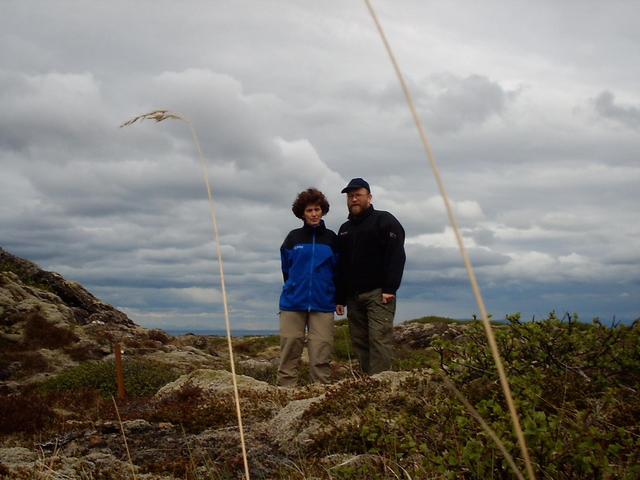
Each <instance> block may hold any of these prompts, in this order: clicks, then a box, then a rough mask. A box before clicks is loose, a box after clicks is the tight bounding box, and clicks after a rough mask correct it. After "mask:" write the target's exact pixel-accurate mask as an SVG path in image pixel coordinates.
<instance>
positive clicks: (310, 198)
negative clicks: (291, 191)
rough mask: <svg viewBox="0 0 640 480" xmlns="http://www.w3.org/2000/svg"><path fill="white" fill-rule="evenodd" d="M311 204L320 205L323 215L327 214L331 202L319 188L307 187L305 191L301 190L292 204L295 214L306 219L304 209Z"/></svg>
mask: <svg viewBox="0 0 640 480" xmlns="http://www.w3.org/2000/svg"><path fill="white" fill-rule="evenodd" d="M309 205H319V206H320V208H321V209H322V215H326V214H327V212H328V211H329V202H328V201H327V197H325V196H324V193H322V192H321V191H320V190H318V189H317V188H307V189H306V190H305V191H304V192H300V193H299V194H298V196H297V197H296V199H295V200H294V202H293V205H291V211H292V212H293V214H294V215H295V216H296V217H298V218H302V219H303V220H304V209H305V208H307V207H308V206H309Z"/></svg>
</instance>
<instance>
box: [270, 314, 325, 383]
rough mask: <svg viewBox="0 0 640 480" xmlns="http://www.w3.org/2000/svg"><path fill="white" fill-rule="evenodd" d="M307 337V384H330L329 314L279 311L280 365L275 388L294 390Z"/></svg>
mask: <svg viewBox="0 0 640 480" xmlns="http://www.w3.org/2000/svg"><path fill="white" fill-rule="evenodd" d="M305 330H308V334H307V349H308V350H309V374H310V376H311V381H313V382H319V383H330V382H331V355H332V354H333V332H334V324H333V312H290V311H282V312H280V366H279V367H278V385H280V386H283V387H294V386H295V385H296V383H297V382H298V370H299V368H300V357H301V356H302V349H303V348H304V342H305Z"/></svg>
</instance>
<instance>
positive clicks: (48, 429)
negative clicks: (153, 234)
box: [0, 249, 640, 479]
mask: <svg viewBox="0 0 640 480" xmlns="http://www.w3.org/2000/svg"><path fill="white" fill-rule="evenodd" d="M550 322H551V323H549V328H545V329H537V330H536V328H537V326H536V325H534V326H533V327H532V328H533V329H529V327H521V324H519V323H518V322H517V321H516V323H515V324H514V329H515V330H514V332H515V333H512V334H511V336H509V337H505V338H504V339H503V340H501V345H502V346H503V348H504V349H505V355H506V361H507V362H510V363H508V365H511V366H512V368H511V370H510V372H511V374H512V375H513V377H512V378H513V380H512V381H513V382H514V385H515V391H516V393H517V394H518V395H519V396H520V398H519V400H520V405H521V407H522V408H524V409H530V410H526V411H525V415H524V421H523V423H524V424H525V427H526V428H527V429H528V430H527V431H528V432H529V433H528V434H527V435H528V437H529V439H530V442H532V445H533V446H532V447H531V448H532V452H533V455H534V460H535V461H536V462H537V468H538V469H539V470H540V471H541V472H542V473H543V474H544V475H543V476H546V478H638V477H634V475H636V473H637V474H639V475H640V466H639V465H640V457H639V456H638V455H639V454H638V451H640V440H638V439H640V430H639V427H638V424H639V423H640V422H639V420H640V403H638V402H636V403H633V402H628V401H627V402H626V403H616V402H619V401H620V400H619V399H620V398H622V396H623V395H625V394H626V395H636V396H637V393H638V387H639V379H640V368H638V365H640V347H639V346H638V334H637V326H636V325H634V326H632V327H631V328H630V329H623V330H619V331H614V330H611V332H613V333H611V332H609V330H606V331H605V329H600V328H599V327H598V328H595V329H592V330H586V332H588V334H589V335H591V334H593V335H596V334H597V335H599V336H598V337H597V340H593V341H592V343H593V344H597V345H598V348H599V351H598V356H594V355H593V354H592V353H590V352H591V351H592V350H593V346H592V345H591V344H585V338H586V334H584V333H580V330H581V328H582V327H580V328H578V327H577V326H574V324H571V323H570V324H569V330H570V331H569V333H566V332H567V328H565V326H564V325H561V324H560V323H558V322H557V321H556V320H554V319H550ZM558 325H559V326H558ZM500 328H503V327H500ZM505 328H506V327H505ZM553 329H557V330H553ZM574 330H575V331H577V332H578V333H580V335H574ZM548 332H551V333H548ZM554 332H555V333H554ZM543 334H544V335H550V336H547V337H545V338H544V339H540V338H538V337H536V335H543ZM563 335H564V336H563ZM594 338H595V337H594ZM574 339H577V340H574ZM394 340H395V343H396V356H397V359H396V363H395V365H394V371H389V372H384V373H382V374H379V375H374V376H372V377H366V376H362V375H360V374H359V373H358V369H357V364H356V363H355V362H353V361H352V360H351V355H350V350H349V339H348V330H347V327H346V326H345V325H344V322H339V323H338V324H337V326H336V353H335V362H334V365H333V378H334V383H333V384H332V385H328V386H321V385H308V384H307V383H308V382H307V380H306V379H307V376H308V375H307V374H308V372H307V369H306V367H304V366H303V369H302V372H301V376H300V385H299V387H298V388H292V389H282V388H279V387H277V386H275V385H274V383H275V375H276V366H277V359H278V355H279V347H278V338H277V337H275V336H274V337H243V338H234V339H233V345H234V352H235V358H236V371H237V373H238V375H237V377H236V380H237V385H238V388H239V393H240V405H241V412H242V421H243V432H244V436H245V443H246V450H247V456H248V461H249V466H250V471H251V476H252V478H263V479H270V478H283V479H284V478H296V479H307V478H323V479H324V478H326V479H352V478H353V479H355V478H408V479H419V478H515V477H514V476H513V474H512V473H511V471H510V470H509V467H508V466H507V464H506V462H505V461H504V459H503V458H502V455H501V454H500V453H499V452H498V450H497V449H496V448H495V446H494V445H493V444H492V443H491V441H490V440H489V439H488V437H487V436H486V434H485V433H483V432H482V430H481V428H480V427H479V426H478V425H477V423H476V422H475V421H474V420H472V417H471V416H470V415H469V412H468V411H466V410H465V408H464V407H463V406H462V405H461V404H460V402H458V401H457V400H455V396H454V394H453V392H452V391H451V390H450V389H449V388H448V387H446V386H445V384H444V383H443V381H442V375H443V373H444V372H445V371H446V372H447V375H449V376H450V377H451V378H452V379H453V380H454V381H457V382H458V385H459V386H460V388H461V389H462V390H463V393H464V394H465V395H466V396H467V398H468V399H469V401H470V402H471V403H472V404H473V405H474V406H475V408H477V409H479V410H480V411H481V413H482V414H483V415H484V416H485V417H486V418H488V419H489V422H491V424H492V425H493V428H494V429H495V430H496V431H497V432H498V433H499V434H500V435H501V436H503V437H506V438H507V440H506V443H507V448H508V449H509V450H510V451H511V452H512V454H513V455H514V456H516V457H517V455H518V450H517V446H516V445H515V442H514V440H513V439H512V438H511V427H510V424H509V420H508V415H507V414H506V407H505V406H504V404H503V402H502V401H501V400H500V390H499V387H498V385H497V382H496V379H495V376H494V374H492V373H491V366H490V365H491V358H490V354H488V353H487V351H486V350H484V346H483V341H482V329H481V328H480V327H478V325H474V324H472V323H460V322H454V321H447V320H446V319H438V318H424V319H420V320H418V321H414V322H409V323H405V324H403V325H398V326H396V327H395V331H394ZM554 342H555V343H554ZM559 342H565V343H566V344H565V343H559ZM567 342H568V343H567ZM570 342H574V343H571V344H570V346H567V345H569V343H570ZM576 342H577V343H576ZM116 343H119V344H121V345H122V347H123V350H124V363H125V377H126V385H127V393H128V395H127V398H126V399H121V400H116V399H115V398H114V397H117V395H116V389H115V381H114V366H113V363H114V362H113V358H114V355H113V349H114V344H116ZM531 345H535V348H530V347H531ZM585 345H586V346H585ZM607 345H609V347H607ZM545 346H546V347H545ZM545 349H547V350H549V351H550V352H551V353H550V354H549V355H546V354H545V355H542V356H541V353H540V352H544V351H545ZM572 350H573V355H574V356H575V355H579V356H581V358H584V359H585V360H584V362H583V363H580V364H579V365H578V364H576V363H575V362H574V363H572V364H571V365H568V363H567V362H568V361H567V360H566V359H565V357H561V356H560V355H562V354H565V353H566V354H567V355H569V354H572ZM583 350H584V354H583V353H581V352H582V351H583ZM553 352H556V353H553ZM563 352H564V353H563ZM619 352H623V353H624V352H626V353H624V355H623V356H620V355H622V354H620V353H619ZM634 352H635V353H634ZM550 355H551V356H550ZM612 355H613V356H612ZM615 355H618V357H615ZM609 356H611V359H609V360H606V362H605V359H608V358H609ZM591 357H594V358H596V357H597V359H598V361H599V362H600V363H602V362H605V363H606V365H607V367H606V368H607V369H608V370H607V369H604V370H602V371H600V370H601V369H599V367H598V368H596V367H594V365H596V364H595V363H594V362H593V361H591V360H589V359H590V358H591ZM589 361H591V363H589ZM545 362H546V363H545ZM616 363H618V364H620V365H622V367H623V368H619V369H615V367H612V366H611V365H615V364H616ZM523 365H527V367H526V368H525V369H524V370H526V369H534V371H535V372H537V373H536V376H535V378H534V377H524V376H519V375H521V373H520V372H522V371H523ZM598 365H599V364H598ZM538 366H542V367H544V368H541V369H538V370H536V368H537V367H538ZM229 370H230V362H229V354H228V351H227V342H226V339H224V338H219V337H205V336H195V335H184V336H180V337H171V336H169V335H167V334H166V333H164V332H163V331H161V330H149V329H145V328H142V327H140V326H138V325H135V324H134V322H132V321H131V320H130V319H129V318H128V317H127V316H126V315H125V314H124V313H122V312H120V311H118V310H116V309H114V308H113V307H111V306H109V305H106V304H105V303H103V302H101V301H100V300H99V299H97V298H96V297H94V296H93V295H92V294H91V293H90V292H88V291H87V290H86V289H84V288H83V287H82V286H81V285H79V284H77V283H74V282H71V281H68V280H65V279H64V278H62V277H61V276H60V275H57V274H55V273H51V272H44V271H42V270H40V269H39V268H38V267H37V266H36V265H35V264H33V263H31V262H29V261H27V260H23V259H20V258H17V257H15V256H12V255H11V254H9V253H8V252H6V251H4V250H2V249H0V411H1V412H2V417H1V418H0V478H7V479H45V478H47V479H75V478H78V479H133V478H137V479H174V478H179V479H227V478H228V479H232V478H243V471H244V468H243V458H242V450H241V444H240V434H239V429H238V423H237V416H236V408H235V403H234V397H233V389H232V375H231V373H230V371H229ZM612 372H613V373H612ZM532 378H534V379H532ZM558 378H561V379H562V382H565V383H556V381H557V380H558ZM599 378H606V379H609V380H610V379H615V381H613V380H611V383H612V386H608V385H604V384H603V382H602V381H601V380H598V379H599ZM585 379H586V380H585ZM567 382H568V383H567ZM567 385H569V386H567ZM563 389H564V391H563ZM559 392H560V393H562V395H561V397H559V396H558V395H559ZM538 399H542V402H541V401H540V400H538ZM551 404H553V405H559V404H561V405H563V407H562V408H561V409H560V408H558V407H555V406H554V408H555V410H553V409H550V408H549V407H548V406H547V405H551ZM578 409H582V410H580V411H578ZM558 412H562V414H561V415H559V414H558ZM576 412H577V413H576ZM583 414H584V415H583ZM581 422H582V423H581ZM585 422H586V427H585V429H583V428H582V426H581V425H582V424H584V423H585ZM552 427H553V428H555V429H556V430H555V433H554V434H553V435H551V433H549V432H552V431H551V430H549V429H550V428H552ZM561 427H562V428H561ZM589 429H590V430H589ZM598 429H599V430H598ZM594 432H595V433H594ZM554 435H555V436H554ZM551 437H553V441H551V440H549V438H551ZM591 437H593V439H594V440H593V444H589V445H587V446H586V447H584V449H583V450H581V449H582V448H583V447H581V446H580V445H582V443H584V442H585V441H586V440H585V439H590V438H591ZM578 439H580V441H581V442H582V443H579V442H578ZM554 442H555V443H554ZM571 442H575V445H576V446H575V447H572V445H573V444H572V443H571ZM567 444H568V445H569V447H567V446H566V445H567ZM603 448H604V450H602V449H603ZM589 449H590V450H589ZM598 449H600V450H598ZM587 450H589V451H591V450H594V451H596V452H600V453H598V454H596V453H594V454H593V455H592V458H591V457H588V456H587V454H586V453H585V452H586V451H587ZM603 451H604V453H602V452H603ZM589 455H591V454H589ZM585 458H589V460H588V461H587V460H584V459H585ZM519 463H520V465H522V464H521V462H519ZM548 465H551V466H548ZM558 465H559V466H558ZM567 465H568V466H567ZM594 465H595V467H594ZM607 469H608V470H607ZM607 472H608V473H607ZM611 472H613V473H611ZM585 475H586V476H585Z"/></svg>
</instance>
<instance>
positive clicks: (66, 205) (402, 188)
mask: <svg viewBox="0 0 640 480" xmlns="http://www.w3.org/2000/svg"><path fill="white" fill-rule="evenodd" d="M1 3H2V15H1V17H0V106H1V108H0V167H1V170H0V172H1V174H0V246H2V247H3V248H5V249H6V250H8V251H10V252H11V253H14V254H16V255H19V256H23V257H26V258H29V259H31V260H33V261H35V262H37V263H39V264H40V265H41V266H42V267H43V268H45V269H47V270H53V271H57V272H59V273H61V274H63V275H64V276H66V277H67V278H69V279H73V280H76V281H79V282H81V283H82V284H84V285H85V286H86V287H87V288H89V289H90V290H91V291H92V292H94V293H95V294H96V295H97V296H99V297H100V298H102V299H104V300H105V301H107V302H108V303H111V304H113V305H115V306H116V307H118V308H120V309H122V310H124V311H125V312H126V313H127V314H128V315H129V316H130V317H131V318H132V319H133V320H135V321H136V322H138V323H140V324H142V325H145V326H158V327H164V328H171V327H178V328H192V329H195V328H220V327H221V326H222V325H223V320H222V313H221V312H222V307H221V297H220V288H219V276H218V274H217V272H218V267H217V263H216V256H215V246H214V243H213V236H212V227H211V221H210V216H209V211H208V203H207V198H206V190H205V187H204V182H203V178H202V173H201V169H200V166H199V164H198V160H197V154H196V150H195V147H194V144H193V142H192V140H191V137H190V134H189V130H188V129H187V127H186V125H185V124H183V123H181V122H177V121H173V122H163V123H159V124H155V123H153V122H149V121H147V122H143V123H141V124H135V125H133V126H131V127H128V128H122V129H121V128H118V126H119V125H120V124H121V123H122V122H124V121H125V120H127V119H129V118H131V117H133V116H135V115H138V114H141V113H145V112H148V111H151V110H155V109H159V108H163V109H169V110H172V111H176V112H180V113H182V114H183V115H185V116H187V117H189V118H191V119H192V121H193V124H194V126H195V128H196V129H197V131H198V134H199V136H200V139H201V142H202V149H203V152H204V155H205V157H206V158H207V161H208V164H209V170H210V180H211V183H212V186H213V189H214V198H215V201H216V205H217V208H218V216H219V226H220V233H221V236H222V251H223V258H224V262H225V273H226V279H227V284H228V285H227V286H228V292H229V295H230V306H231V320H232V324H233V328H236V329H248V328H249V329H250V328H276V327H277V300H278V295H279V291H280V289H281V281H282V280H281V279H282V277H281V274H280V265H279V247H280V244H281V243H282V240H283V238H284V237H285V235H286V234H287V232H288V231H289V230H291V229H292V228H296V227H297V226H298V223H299V221H298V220H297V219H296V218H295V217H294V216H293V215H292V214H291V212H290V205H291V202H292V200H293V199H294V197H295V195H296V194H297V193H298V192H299V191H301V190H303V189H305V188H307V187H308V186H317V187H319V188H320V189H322V190H323V191H324V192H325V193H326V194H327V196H328V197H329V199H330V201H331V211H330V212H329V214H328V216H327V217H326V219H325V220H326V223H327V225H328V226H329V227H330V228H333V229H334V230H337V229H338V228H339V226H340V224H341V223H342V222H343V221H344V220H345V218H346V207H345V204H344V199H343V198H342V196H341V195H340V193H339V192H340V189H341V188H342V187H343V186H344V185H345V184H346V182H347V181H348V180H349V179H350V178H352V177H355V176H362V177H364V178H366V179H368V180H369V182H370V183H371V185H372V191H373V196H374V205H375V207H376V208H378V209H382V210H388V211H391V212H392V213H393V214H394V215H395V216H396V217H397V218H398V219H399V220H400V221H401V222H402V223H403V225H404V226H405V229H406V232H407V255H408V261H407V267H406V270H405V276H404V280H403V286H402V288H401V289H400V291H399V292H398V294H399V307H398V308H399V310H398V315H397V321H402V320H406V319H409V318H415V317H418V316H423V315H431V314H436V315H446V316H451V317H456V318H469V317H470V316H471V315H472V314H474V313H475V312H477V307H476V305H475V302H474V300H473V297H472V294H471V291H470V288H469V286H468V280H467V278H466V273H465V271H464V268H463V265H462V260H461V257H460V255H459V253H458V251H457V248H456V245H455V241H454V237H453V234H452V232H451V230H450V228H449V227H448V224H447V218H446V214H445V212H444V207H443V202H442V200H441V198H440V196H439V193H438V191H437V188H436V185H435V182H434V180H433V177H432V174H431V172H430V170H429V168H428V164H427V162H426V160H425V155H424V152H423V150H422V147H421V145H420V142H419V138H418V136H417V133H416V130H415V127H414V126H413V124H412V123H411V117H410V114H409V111H408V109H407V107H406V104H405V103H404V98H403V97H402V95H401V91H400V88H399V86H398V83H397V80H396V78H395V76H394V73H393V70H392V68H391V65H390V63H389V60H388V58H387V55H386V53H385V51H384V49H383V47H382V43H381V41H380V38H379V37H378V34H377V32H376V30H375V28H374V25H373V22H372V20H371V18H370V17H369V14H368V12H367V10H366V7H365V5H364V3H363V2H361V1H355V0H354V1H347V0H323V1H322V2H317V1H311V0H308V1H307V0H303V1H300V0H277V1H275V0H273V1H272V0H251V1H250V0H228V1H223V0H217V1H213V2H212V1H204V0H203V1H196V0H191V1H183V2H175V1H169V0H139V1H136V2H131V1H128V0H127V1H124V0H110V1H109V2H85V1H79V0H77V1H63V0H60V1H50V0H41V1H35V0H15V1H13V0H2V2H1ZM373 3H374V6H375V7H376V9H377V11H378V15H379V17H380V19H381V21H382V23H383V26H384V27H385V29H386V31H387V35H388V37H389V41H390V42H391V45H392V46H393V48H394V49H395V52H396V55H397V56H398V60H399V62H400V64H401V67H402V69H403V71H404V72H405V75H406V76H407V80H408V82H409V83H410V88H411V89H412V91H413V94H414V96H415V99H416V102H417V104H418V108H419V111H420V115H421V117H422V119H423V121H424V124H425V128H426V130H427V133H428V135H429V138H430V141H431V144H432V148H433V151H434V154H435V156H436V160H437V161H438V163H439V165H440V167H441V170H442V175H443V179H444V182H445V185H446V187H447V190H448V192H449V194H450V195H451V197H452V199H453V202H454V205H455V208H456V212H457V215H458V219H459V222H460V225H461V227H462V229H463V234H464V239H465V242H466V245H467V246H468V247H469V249H470V255H471V259H472V261H473V263H474V265H475V267H476V269H477V275H478V279H479V281H480V286H481V289H482V291H483V293H484V295H485V300H486V303H487V307H488V310H489V311H490V312H491V313H492V314H493V315H494V317H497V318H502V317H504V315H505V314H507V313H512V312H522V314H523V316H524V317H525V318H531V317H532V316H534V315H535V316H536V318H540V317H542V316H544V315H546V314H547V313H548V312H550V311H552V310H555V311H557V312H559V313H560V314H563V313H564V312H567V311H568V312H576V313H578V314H579V315H580V316H581V317H582V318H584V319H586V320H590V319H591V318H592V317H595V316H598V317H600V318H602V319H604V320H607V321H610V320H611V319H612V318H613V317H614V316H615V317H616V319H620V320H630V319H635V318H637V317H640V240H639V238H640V227H639V225H638V220H639V215H638V214H639V213H640V202H639V200H640V193H639V191H640V189H639V185H640V162H639V161H638V156H639V152H640V91H639V90H638V78H640V48H639V47H640V28H638V22H637V19H638V18H639V17H640V5H638V3H637V2H634V1H631V0H629V1H615V0H614V1H611V2H596V1H580V2H578V1H567V2H556V1H539V2H526V1H512V2H502V1H487V2H472V1H451V2H435V1H424V0H415V1H409V0H395V1H390V0H374V2H373Z"/></svg>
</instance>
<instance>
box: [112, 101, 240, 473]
mask: <svg viewBox="0 0 640 480" xmlns="http://www.w3.org/2000/svg"><path fill="white" fill-rule="evenodd" d="M143 120H154V121H155V122H156V123H157V122H162V121H164V120H181V121H183V122H184V123H186V124H187V125H188V126H189V130H190V131H191V136H192V138H193V143H194V144H195V146H196V149H197V150H198V158H199V159H200V164H201V165H202V172H203V177H204V183H205V186H206V188H207V196H208V199H209V211H210V213H211V223H212V224H213V236H214V241H215V245H216V255H217V257H218V266H219V267H220V285H221V289H222V303H223V306H224V322H225V327H226V332H227V347H228V349H229V363H230V365H231V378H232V380H233V395H234V400H235V405H236V416H237V419H238V430H239V433H240V447H241V449H242V460H243V463H244V471H245V478H246V480H250V478H251V477H250V474H249V461H248V459H247V447H246V444H245V440H244V428H243V426H242V413H241V411H240V395H239V393H238V382H237V379H236V368H235V360H234V355H233V344H232V342H231V322H230V321H229V302H228V298H227V288H226V283H225V280H224V263H223V261H222V250H221V247H220V235H219V234H218V221H217V216H216V208H215V204H214V202H213V195H212V193H211V185H210V184H209V169H208V168H207V162H206V161H205V159H204V155H203V154H202V147H201V146H200V141H199V140H198V135H197V133H196V130H195V128H194V127H193V124H192V123H191V121H190V120H189V119H188V118H186V117H185V116H184V115H181V114H179V113H175V112H169V111H168V110H154V111H152V112H149V113H144V114H142V115H138V116H136V117H134V118H132V119H130V120H127V121H126V122H124V123H123V124H122V125H120V127H126V126H129V125H133V124H134V123H136V122H137V121H140V122H142V121H143Z"/></svg>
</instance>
